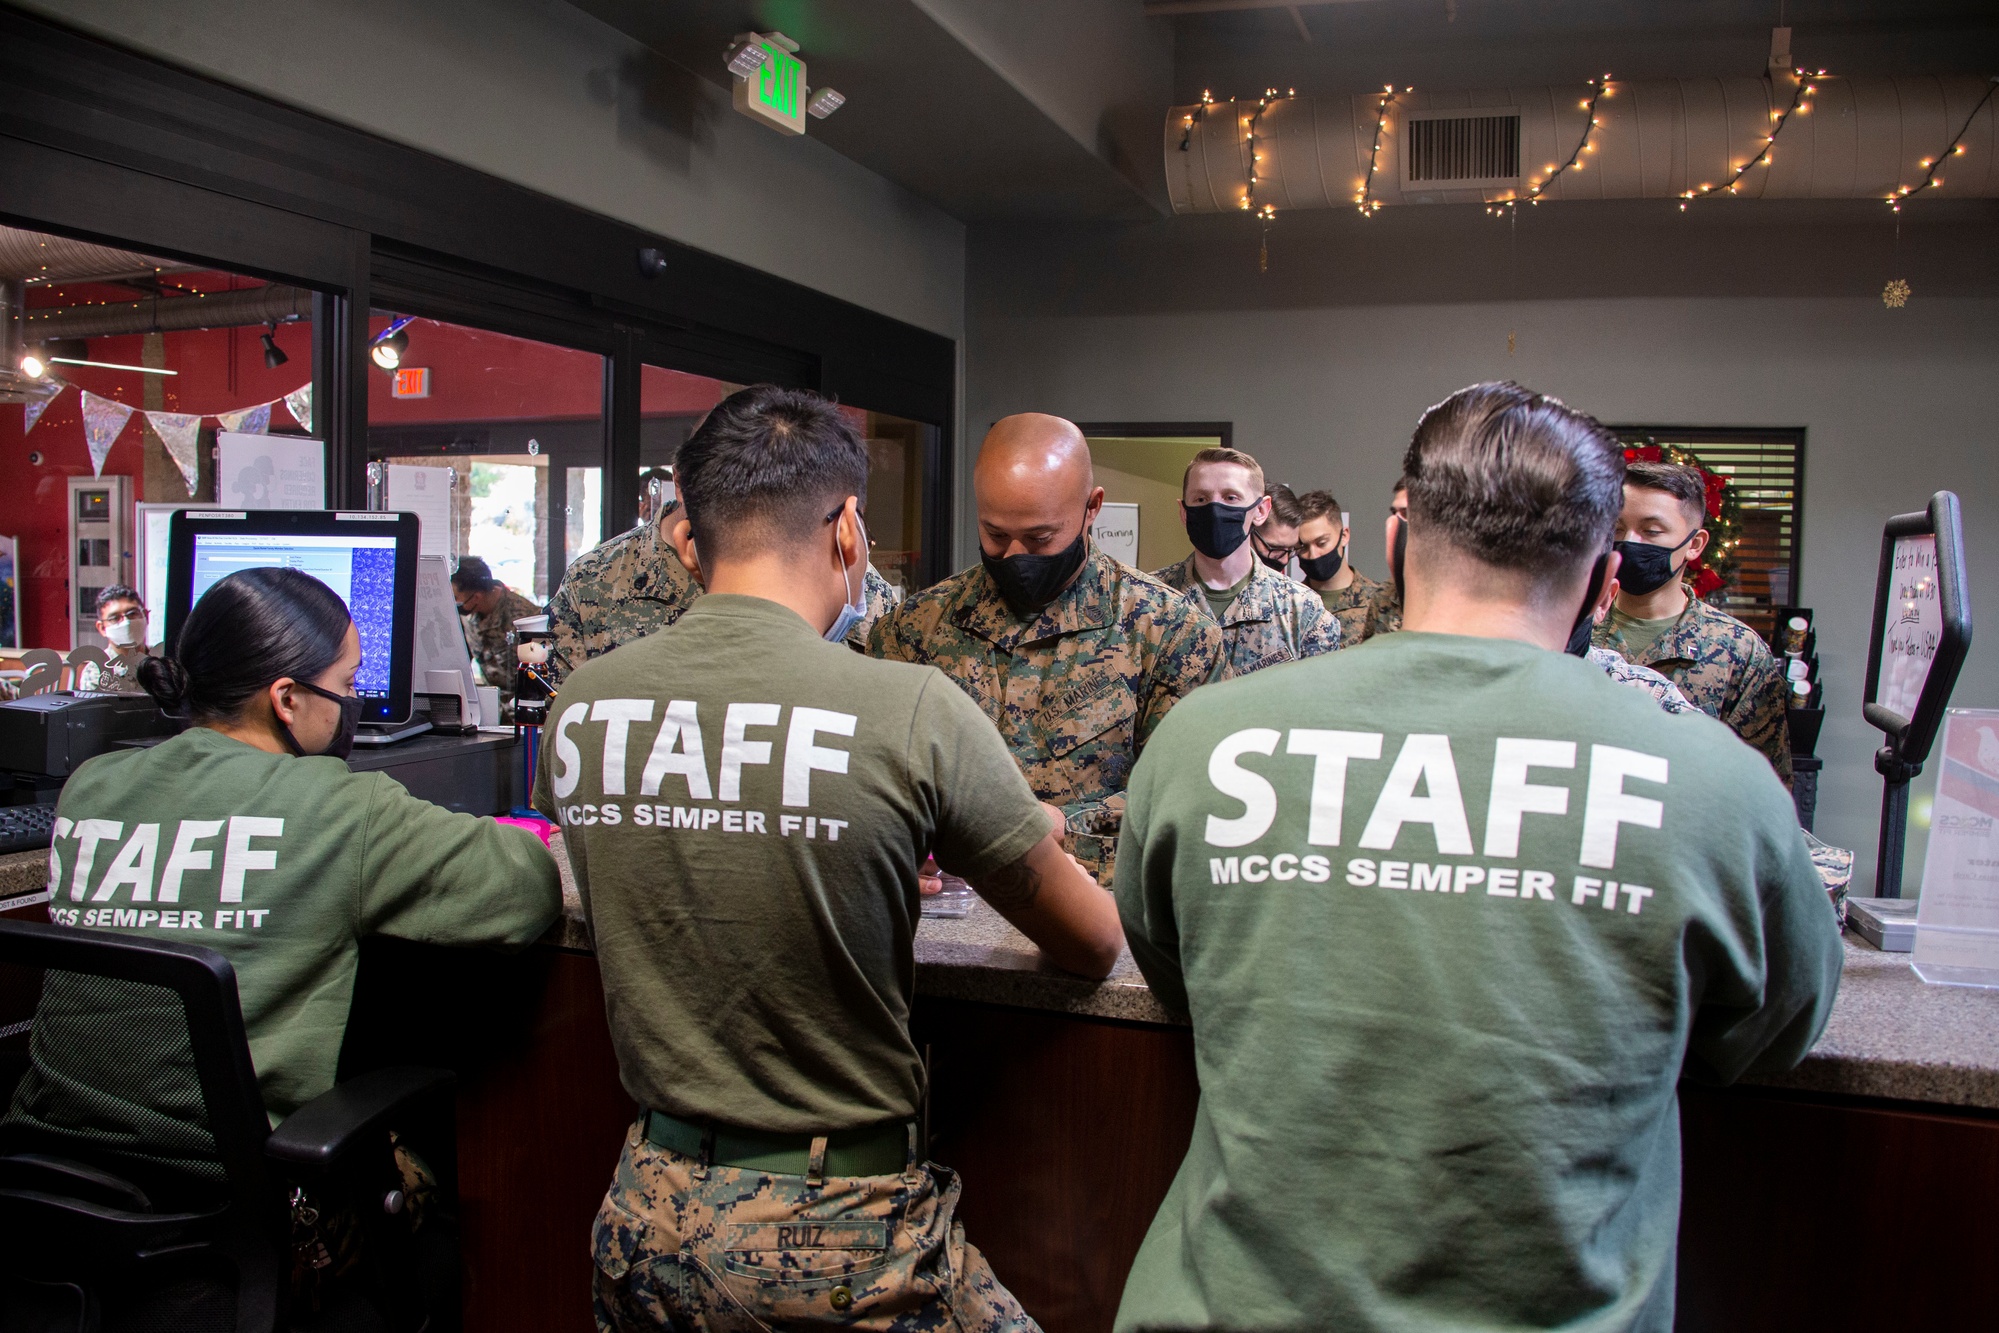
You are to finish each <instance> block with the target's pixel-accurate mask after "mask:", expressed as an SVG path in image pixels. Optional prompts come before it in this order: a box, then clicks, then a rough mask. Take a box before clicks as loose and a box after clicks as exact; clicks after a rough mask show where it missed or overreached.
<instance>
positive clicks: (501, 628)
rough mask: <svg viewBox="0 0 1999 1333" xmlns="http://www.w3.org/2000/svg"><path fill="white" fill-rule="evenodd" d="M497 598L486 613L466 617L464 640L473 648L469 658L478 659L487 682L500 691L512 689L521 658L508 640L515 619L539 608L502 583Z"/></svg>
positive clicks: (535, 614)
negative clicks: (498, 597)
mask: <svg viewBox="0 0 1999 1333" xmlns="http://www.w3.org/2000/svg"><path fill="white" fill-rule="evenodd" d="M498 591H499V594H500V600H499V602H498V603H496V604H495V605H494V607H493V609H492V610H491V611H488V612H487V613H486V614H485V615H483V616H482V615H470V616H465V617H464V621H465V642H466V646H468V647H469V648H471V650H472V658H473V660H474V661H476V662H478V664H479V670H480V671H481V672H482V673H484V675H485V678H486V683H487V684H488V685H494V686H498V687H499V691H500V693H501V694H505V695H511V694H512V693H513V692H514V679H515V677H516V676H517V675H518V674H519V672H520V661H519V659H517V658H516V657H515V656H514V646H513V645H512V644H510V643H508V642H507V636H508V635H509V634H511V633H513V630H514V622H515V621H516V620H519V619H520V618H521V617H522V616H538V615H540V614H541V608H540V607H538V606H536V605H535V604H534V603H533V602H531V601H529V600H528V599H527V598H525V597H523V596H522V595H521V594H519V593H517V592H515V591H514V590H513V589H512V588H509V587H507V586H506V585H505V584H502V585H501V586H500V588H499V589H498Z"/></svg>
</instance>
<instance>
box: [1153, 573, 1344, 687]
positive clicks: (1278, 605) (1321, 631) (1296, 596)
mask: <svg viewBox="0 0 1999 1333" xmlns="http://www.w3.org/2000/svg"><path fill="white" fill-rule="evenodd" d="M1152 577H1153V578H1156V579H1158V580H1159V581H1160V582H1161V583H1163V584H1165V585H1166V586H1167V587H1169V588H1178V589H1179V590H1180V591H1181V592H1183V593H1185V594H1186V595H1187V599H1188V601H1189V602H1191V603H1192V604H1193V605H1194V606H1195V608H1196V609H1198V610H1199V611H1201V612H1202V613H1203V614H1204V615H1207V616H1208V618H1209V619H1210V620H1212V619H1214V616H1213V614H1212V612H1211V611H1210V609H1209V607H1208V600H1207V597H1206V596H1205V595H1204V585H1203V584H1202V582H1201V576H1200V574H1199V573H1197V572H1196V571H1195V569H1194V557H1193V556H1191V555H1190V556H1188V557H1187V558H1186V559H1185V560H1182V561H1181V562H1180V563H1179V564H1177V565H1168V566H1167V567H1166V568H1164V569H1161V570H1157V571H1155V572H1154V573H1153V575H1152ZM1222 640H1223V642H1224V643H1226V644H1227V646H1228V668H1227V672H1228V674H1229V675H1231V676H1246V675H1248V674H1249V673H1250V672H1252V671H1255V670H1256V669H1258V668H1259V667H1267V666H1276V665H1278V664H1279V663H1281V662H1295V661H1297V660H1298V659H1299V658H1301V657H1317V656H1318V655H1319V654H1320V653H1330V652H1332V651H1333V650H1334V649H1336V648H1338V647H1339V646H1340V624H1339V622H1338V621H1337V620H1335V619H1333V617H1331V616H1329V615H1327V614H1326V607H1325V604H1324V603H1323V602H1321V601H1320V600H1319V597H1318V594H1316V593H1314V592H1313V591H1312V590H1311V589H1309V588H1307V587H1306V586H1305V585H1304V584H1302V583H1293V582H1292V581H1291V580H1290V579H1287V578H1285V577H1284V576H1283V575H1282V574H1279V573H1278V572H1277V571H1276V570H1273V569H1271V568H1269V567H1268V566H1267V565H1265V564H1264V563H1263V562H1262V561H1261V560H1256V561H1252V562H1251V563H1250V569H1249V582H1248V583H1247V584H1246V585H1244V587H1243V590H1242V591H1241V592H1240V593H1237V594H1236V599H1235V600H1234V601H1233V602H1230V603H1229V609H1228V610H1227V611H1226V612H1224V613H1223V614H1222Z"/></svg>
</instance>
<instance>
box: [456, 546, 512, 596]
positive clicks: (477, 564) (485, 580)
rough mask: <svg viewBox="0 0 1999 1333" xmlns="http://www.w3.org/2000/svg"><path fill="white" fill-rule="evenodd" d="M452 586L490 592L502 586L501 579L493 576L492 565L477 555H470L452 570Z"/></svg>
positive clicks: (469, 590)
mask: <svg viewBox="0 0 1999 1333" xmlns="http://www.w3.org/2000/svg"><path fill="white" fill-rule="evenodd" d="M451 586H452V587H454V588H463V589H464V590H465V591H467V592H490V591H492V590H493V589H494V588H497V587H499V586H500V581H499V580H498V579H496V578H494V577H493V567H492V566H491V565H489V564H487V563H486V562H485V561H484V560H482V559H480V558H479V557H478V556H476V555H468V556H465V557H463V558H462V559H460V560H459V562H458V568H456V569H454V570H452V571H451Z"/></svg>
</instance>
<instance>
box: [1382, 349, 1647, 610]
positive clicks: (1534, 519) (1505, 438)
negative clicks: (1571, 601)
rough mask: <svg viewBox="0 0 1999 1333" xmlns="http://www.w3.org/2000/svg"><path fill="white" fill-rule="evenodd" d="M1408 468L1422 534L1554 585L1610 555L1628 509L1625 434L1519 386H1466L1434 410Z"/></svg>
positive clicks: (1415, 523) (1412, 445) (1406, 460)
mask: <svg viewBox="0 0 1999 1333" xmlns="http://www.w3.org/2000/svg"><path fill="white" fill-rule="evenodd" d="M1402 471H1403V474H1404V479H1405V480H1406V481H1407V482H1408V484H1409V520H1410V523H1411V525H1412V529H1413V530H1414V531H1416V532H1420V533H1422V534H1423V535H1425V536H1431V535H1434V536H1437V537H1441V538H1442V539H1443V540H1445V541H1447V542H1449V543H1450V544H1451V545H1452V546H1454V547H1456V548H1457V549H1458V550H1459V551H1460V552H1461V553H1463V554H1465V555H1468V556H1470V557H1471V558H1473V559H1474V560H1478V561H1480V562H1482V563H1484V564H1488V565H1492V566H1495V567H1497V568H1500V569H1513V570H1525V571H1528V572H1531V573H1540V574H1543V575H1545V579H1543V580H1541V581H1544V582H1545V581H1553V580H1556V579H1559V578H1565V577H1567V576H1568V575H1569V574H1570V573H1571V572H1572V571H1573V569H1574V567H1575V566H1576V564H1578V563H1579V562H1582V561H1585V560H1590V559H1594V558H1595V557H1596V556H1598V555H1600V554H1602V553H1603V552H1604V551H1607V550H1609V549H1610V536H1611V530H1612V527H1613V526H1614V525H1615V524H1616V522H1617V515H1618V512H1619V511H1620V510H1621V509H1622V508H1623V507H1624V450H1623V448H1622V446H1620V445H1619V443H1618V441H1617V437H1616V436H1615V435H1612V434H1611V433H1610V432H1609V431H1607V430H1605V429H1604V428H1603V427H1602V426H1601V425H1599V424H1598V423H1597V421H1596V420H1595V419H1594V418H1592V417H1588V416H1585V415H1584V414H1582V413H1581V412H1577V411H1573V410H1572V409H1570V408H1569V407H1568V406H1567V405H1566V404H1565V403H1563V402H1562V401H1561V400H1560V399H1556V398H1550V397H1547V396H1546V395H1544V394H1538V393H1535V392H1534V391H1533V390H1532V389H1526V388H1522V387H1521V386H1520V385H1518V384H1515V383H1513V382H1512V381H1511V380H1507V381H1500V382H1490V383H1485V384H1474V385H1472V386H1471V387H1470V388H1466V389H1460V390H1458V391H1457V392H1456V393H1454V394H1452V395H1451V396H1450V397H1449V398H1446V399H1445V400H1444V401H1443V402H1441V403H1438V404H1437V405H1436V406H1435V407H1432V408H1431V409H1430V410H1429V411H1427V412H1425V413H1424V414H1423V419H1422V420H1421V421H1419V422H1417V423H1416V434H1415V435H1414V437H1413V438H1411V440H1410V441H1409V451H1408V453H1406V454H1405V455H1404V456H1403V459H1402Z"/></svg>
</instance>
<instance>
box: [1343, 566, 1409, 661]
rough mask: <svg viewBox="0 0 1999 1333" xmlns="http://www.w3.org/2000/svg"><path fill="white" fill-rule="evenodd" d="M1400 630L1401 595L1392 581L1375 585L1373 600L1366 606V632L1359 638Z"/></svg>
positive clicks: (1368, 637)
mask: <svg viewBox="0 0 1999 1333" xmlns="http://www.w3.org/2000/svg"><path fill="white" fill-rule="evenodd" d="M1356 577H1358V576H1356ZM1401 628H1402V593H1401V592H1400V591H1399V590H1398V589H1397V588H1396V586H1395V582H1394V580H1392V579H1391V580H1389V581H1388V582H1387V583H1382V584H1377V585H1376V586H1375V589H1374V600H1373V601H1371V602H1369V603H1368V604H1367V630H1366V632H1365V633H1363V634H1362V635H1361V637H1362V638H1363V639H1371V638H1373V637H1374V636H1375V635H1377V634H1393V633H1395V631H1397V630H1399V629H1401ZM1349 646H1351V645H1349Z"/></svg>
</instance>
